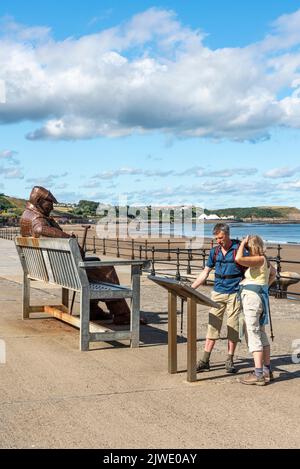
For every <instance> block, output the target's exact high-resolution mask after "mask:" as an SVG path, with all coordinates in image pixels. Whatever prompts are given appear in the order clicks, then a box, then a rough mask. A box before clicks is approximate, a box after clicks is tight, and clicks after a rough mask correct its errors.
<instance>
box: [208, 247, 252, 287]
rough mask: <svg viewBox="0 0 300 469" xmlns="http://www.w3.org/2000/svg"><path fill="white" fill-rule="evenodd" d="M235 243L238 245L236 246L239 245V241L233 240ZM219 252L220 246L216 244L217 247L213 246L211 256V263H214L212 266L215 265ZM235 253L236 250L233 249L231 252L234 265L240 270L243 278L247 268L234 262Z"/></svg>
mask: <svg viewBox="0 0 300 469" xmlns="http://www.w3.org/2000/svg"><path fill="white" fill-rule="evenodd" d="M233 241H235V242H236V243H238V245H240V244H241V243H240V241H239V240H233ZM220 251H221V246H220V245H219V244H218V246H215V251H214V256H213V261H214V264H216V260H217V257H218V254H219V252H220ZM236 253H237V248H235V249H234V250H233V261H234V263H235V264H236V265H237V267H238V268H239V269H240V271H241V274H242V276H243V278H244V277H245V272H246V270H247V269H248V267H245V266H244V265H241V264H239V263H238V262H236V260H235V258H236Z"/></svg>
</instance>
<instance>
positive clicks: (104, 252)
mask: <svg viewBox="0 0 300 469" xmlns="http://www.w3.org/2000/svg"><path fill="white" fill-rule="evenodd" d="M102 244H103V246H102V247H103V256H105V255H106V246H105V238H103V243H102Z"/></svg>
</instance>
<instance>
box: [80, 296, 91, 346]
mask: <svg viewBox="0 0 300 469" xmlns="http://www.w3.org/2000/svg"><path fill="white" fill-rule="evenodd" d="M89 343H90V297H89V294H88V292H87V291H85V290H82V291H81V292H80V350H81V351H86V350H88V349H89Z"/></svg>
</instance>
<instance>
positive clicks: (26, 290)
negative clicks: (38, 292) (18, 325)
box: [23, 273, 30, 319]
mask: <svg viewBox="0 0 300 469" xmlns="http://www.w3.org/2000/svg"><path fill="white" fill-rule="evenodd" d="M29 313H30V280H29V278H28V277H27V274H26V273H24V274H23V319H29Z"/></svg>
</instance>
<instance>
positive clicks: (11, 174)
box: [0, 166, 24, 179]
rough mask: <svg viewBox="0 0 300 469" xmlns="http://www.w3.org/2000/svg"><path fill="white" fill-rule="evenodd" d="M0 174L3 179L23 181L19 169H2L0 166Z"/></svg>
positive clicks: (22, 175)
mask: <svg viewBox="0 0 300 469" xmlns="http://www.w3.org/2000/svg"><path fill="white" fill-rule="evenodd" d="M0 174H3V176H4V178H5V179H24V174H23V173H22V171H21V170H20V168H4V167H3V166H0Z"/></svg>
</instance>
